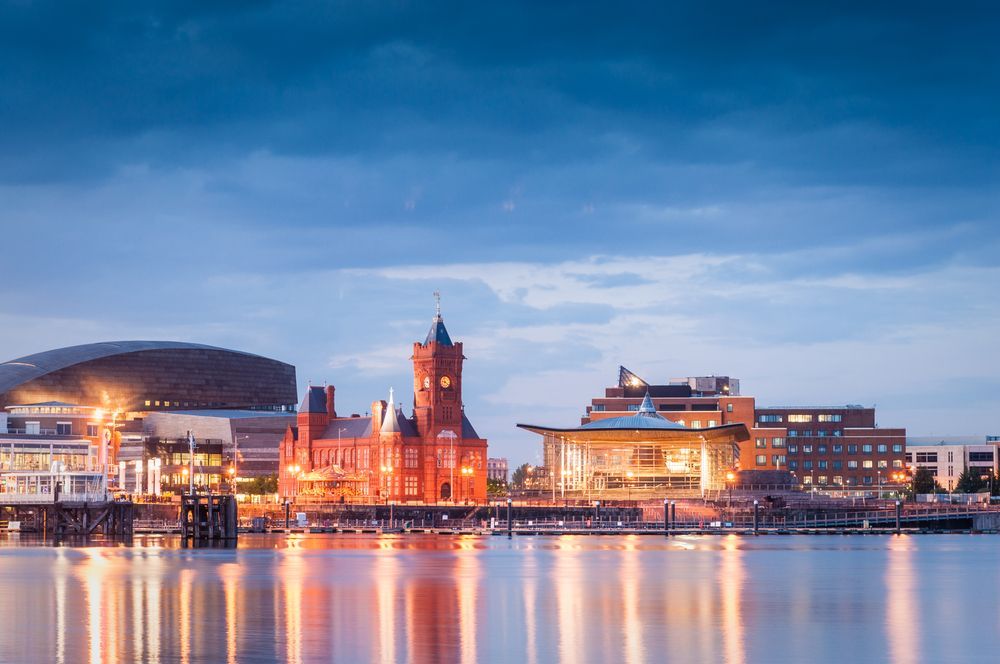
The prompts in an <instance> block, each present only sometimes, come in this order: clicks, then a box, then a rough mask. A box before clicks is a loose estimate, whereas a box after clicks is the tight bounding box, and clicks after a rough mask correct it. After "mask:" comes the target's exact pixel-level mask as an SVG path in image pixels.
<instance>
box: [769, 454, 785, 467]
mask: <svg viewBox="0 0 1000 664" xmlns="http://www.w3.org/2000/svg"><path fill="white" fill-rule="evenodd" d="M771 463H773V464H774V465H775V466H785V465H787V464H788V459H786V458H785V455H784V454H772V455H771Z"/></svg>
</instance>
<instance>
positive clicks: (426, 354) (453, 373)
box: [410, 293, 465, 440]
mask: <svg viewBox="0 0 1000 664" xmlns="http://www.w3.org/2000/svg"><path fill="white" fill-rule="evenodd" d="M434 295H435V297H436V298H438V303H437V313H436V315H435V316H434V321H433V322H432V323H431V329H430V331H429V332H428V333H427V338H426V339H424V341H423V343H421V342H419V341H418V342H415V343H414V344H413V357H411V358H410V359H411V360H413V415H414V418H415V419H416V424H417V431H419V432H420V435H421V437H422V438H423V439H424V440H433V439H435V438H436V437H437V436H439V435H440V434H441V432H443V431H451V432H453V433H454V434H455V436H457V437H458V438H461V437H462V360H464V359H465V357H464V356H463V355H462V344H461V342H459V343H454V342H452V340H451V337H450V336H448V330H447V329H446V328H445V326H444V319H442V318H441V301H440V296H439V295H438V294H437V293H435V294H434Z"/></svg>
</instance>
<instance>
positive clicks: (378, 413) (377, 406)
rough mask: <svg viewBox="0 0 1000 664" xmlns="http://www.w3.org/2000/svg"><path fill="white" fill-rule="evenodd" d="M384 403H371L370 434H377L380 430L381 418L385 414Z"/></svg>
mask: <svg viewBox="0 0 1000 664" xmlns="http://www.w3.org/2000/svg"><path fill="white" fill-rule="evenodd" d="M386 405H387V404H386V402H385V401H373V402H372V433H373V434H378V432H379V431H380V430H381V429H382V418H383V415H384V414H385V407H386Z"/></svg>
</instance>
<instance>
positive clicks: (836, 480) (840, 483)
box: [833, 475, 844, 486]
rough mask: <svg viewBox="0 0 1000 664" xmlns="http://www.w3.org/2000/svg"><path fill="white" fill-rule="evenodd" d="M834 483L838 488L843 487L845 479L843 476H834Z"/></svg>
mask: <svg viewBox="0 0 1000 664" xmlns="http://www.w3.org/2000/svg"><path fill="white" fill-rule="evenodd" d="M833 483H834V484H836V485H837V486H843V484H844V478H843V477H842V476H840V475H834V476H833Z"/></svg>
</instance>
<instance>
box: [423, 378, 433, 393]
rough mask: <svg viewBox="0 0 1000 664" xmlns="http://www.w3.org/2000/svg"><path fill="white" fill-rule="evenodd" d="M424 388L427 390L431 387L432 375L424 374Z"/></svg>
mask: <svg viewBox="0 0 1000 664" xmlns="http://www.w3.org/2000/svg"><path fill="white" fill-rule="evenodd" d="M424 389H425V390H429V389H431V377H430V376H424Z"/></svg>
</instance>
